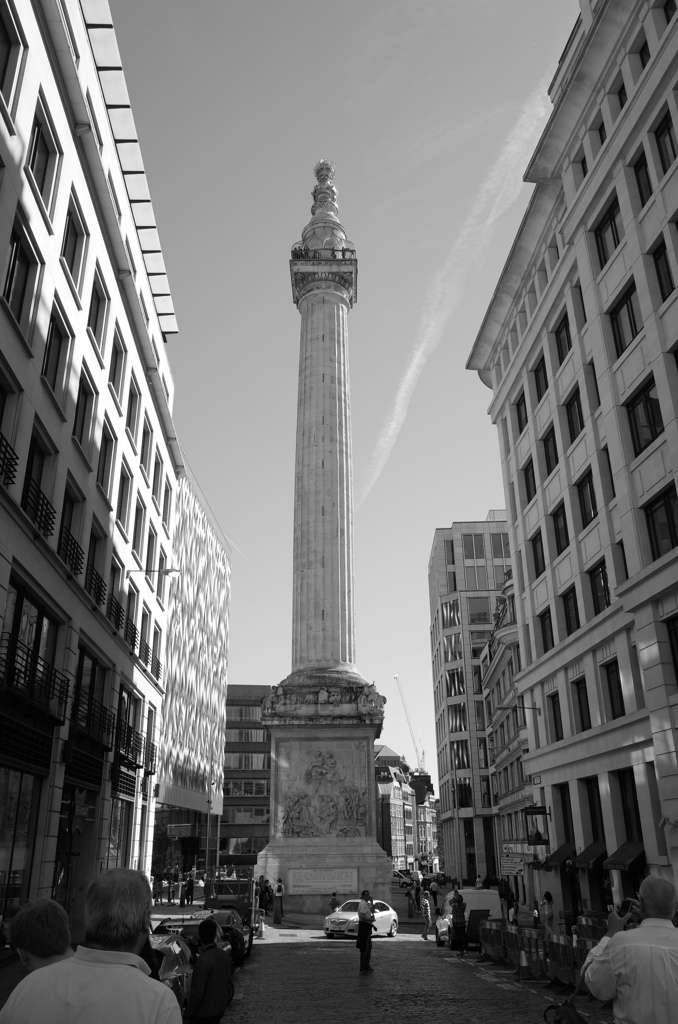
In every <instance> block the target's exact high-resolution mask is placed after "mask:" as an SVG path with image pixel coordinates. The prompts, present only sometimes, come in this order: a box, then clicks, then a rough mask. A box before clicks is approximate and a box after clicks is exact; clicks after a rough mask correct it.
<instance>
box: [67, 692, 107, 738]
mask: <svg viewBox="0 0 678 1024" xmlns="http://www.w3.org/2000/svg"><path fill="white" fill-rule="evenodd" d="M72 721H73V723H74V724H75V725H76V726H77V727H78V728H79V729H82V731H83V732H86V733H87V734H88V735H89V736H91V737H92V738H93V739H95V740H98V741H99V743H102V744H103V745H104V747H105V748H106V750H112V749H113V737H114V735H115V715H114V714H113V712H112V711H109V709H108V708H106V707H104V705H103V704H102V703H101V701H98V700H96V699H95V698H94V697H92V696H90V695H88V694H86V693H80V692H79V691H77V692H76V694H75V700H74V701H73V718H72Z"/></svg>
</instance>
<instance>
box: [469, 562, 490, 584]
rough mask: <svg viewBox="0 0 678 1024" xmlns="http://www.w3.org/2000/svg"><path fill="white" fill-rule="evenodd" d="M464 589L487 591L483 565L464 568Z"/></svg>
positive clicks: (485, 569) (485, 573)
mask: <svg viewBox="0 0 678 1024" xmlns="http://www.w3.org/2000/svg"><path fill="white" fill-rule="evenodd" d="M466 589H467V590H487V567H486V566H484V565H467V566H466Z"/></svg>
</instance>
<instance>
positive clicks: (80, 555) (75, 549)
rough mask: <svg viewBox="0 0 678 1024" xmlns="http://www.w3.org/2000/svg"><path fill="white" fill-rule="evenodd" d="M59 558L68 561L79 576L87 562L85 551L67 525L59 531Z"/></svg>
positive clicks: (72, 570) (67, 563)
mask: <svg viewBox="0 0 678 1024" xmlns="http://www.w3.org/2000/svg"><path fill="white" fill-rule="evenodd" d="M57 554H58V555H59V558H60V559H61V560H62V561H63V562H65V563H66V565H67V566H68V568H69V569H70V570H71V572H72V573H73V575H74V576H79V575H80V573H81V572H82V570H83V566H84V564H85V552H84V551H83V550H82V548H81V547H80V545H79V544H78V542H77V540H76V539H75V537H74V536H73V534H72V533H71V531H70V530H67V529H66V527H65V526H62V527H61V530H60V531H59V544H58V546H57Z"/></svg>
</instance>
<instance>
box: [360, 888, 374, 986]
mask: <svg viewBox="0 0 678 1024" xmlns="http://www.w3.org/2000/svg"><path fill="white" fill-rule="evenodd" d="M373 929H374V931H376V930H377V926H376V924H375V923H374V907H373V906H372V900H371V899H370V892H369V889H363V891H362V893H361V894H360V903H359V904H358V938H357V939H356V946H357V948H358V949H359V950H360V973H361V974H371V973H372V971H373V970H374V968H373V967H370V960H371V958H372V930H373Z"/></svg>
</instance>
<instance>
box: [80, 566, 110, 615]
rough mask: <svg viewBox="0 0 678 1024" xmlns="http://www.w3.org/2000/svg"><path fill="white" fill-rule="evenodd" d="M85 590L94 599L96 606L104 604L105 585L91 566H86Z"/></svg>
mask: <svg viewBox="0 0 678 1024" xmlns="http://www.w3.org/2000/svg"><path fill="white" fill-rule="evenodd" d="M85 590H86V591H87V593H88V594H89V596H90V597H92V598H94V600H95V601H96V603H97V604H98V605H102V604H105V602H106V583H105V581H104V580H103V579H102V577H101V576H100V575H99V573H98V572H97V571H96V569H95V568H94V566H93V565H91V564H90V565H88V566H87V572H86V573H85Z"/></svg>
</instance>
